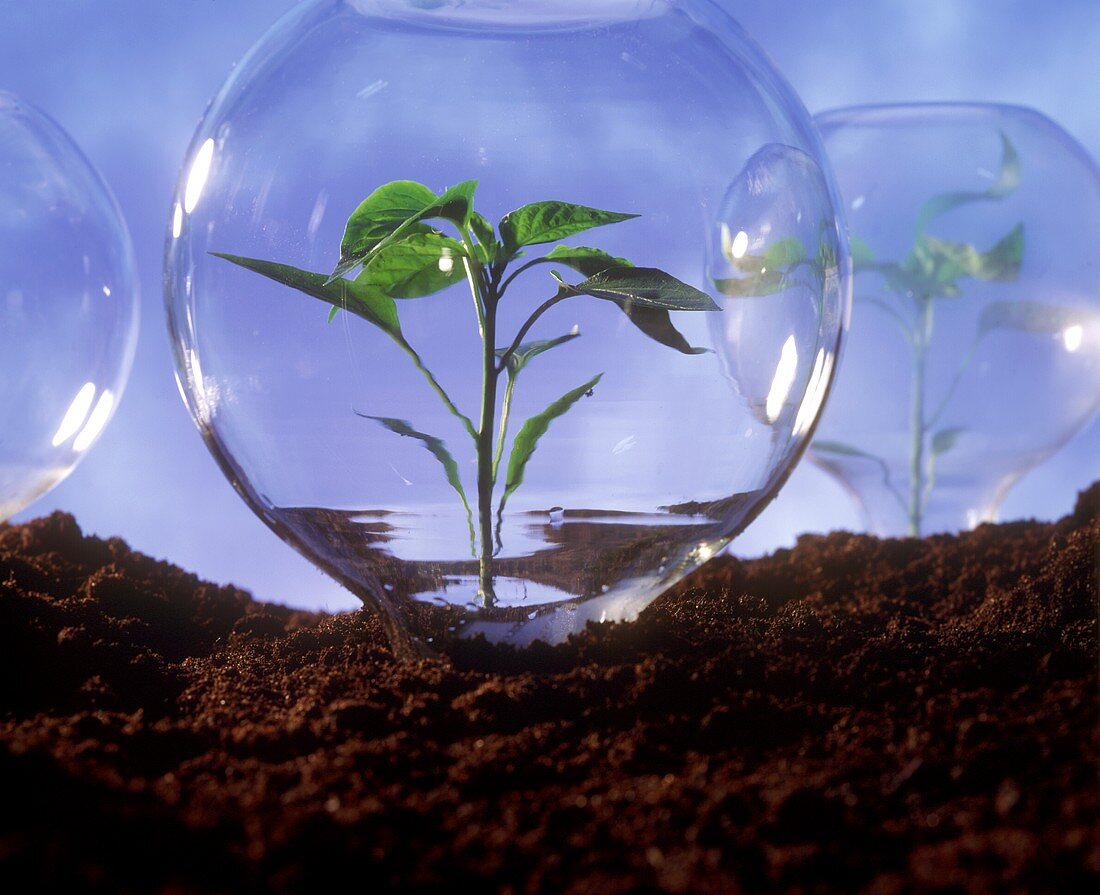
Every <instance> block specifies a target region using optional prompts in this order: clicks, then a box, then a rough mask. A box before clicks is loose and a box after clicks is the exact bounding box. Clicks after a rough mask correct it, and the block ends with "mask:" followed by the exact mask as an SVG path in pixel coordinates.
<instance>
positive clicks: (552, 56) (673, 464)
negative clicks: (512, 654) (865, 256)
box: [166, 0, 849, 651]
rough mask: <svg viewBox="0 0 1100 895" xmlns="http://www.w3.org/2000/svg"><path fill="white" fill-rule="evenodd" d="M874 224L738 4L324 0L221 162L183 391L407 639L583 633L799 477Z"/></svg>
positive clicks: (715, 543)
mask: <svg viewBox="0 0 1100 895" xmlns="http://www.w3.org/2000/svg"><path fill="white" fill-rule="evenodd" d="M840 233H841V226H840V224H839V222H838V219H837V202H836V200H835V190H834V188H833V185H832V182H831V179H830V175H829V173H828V172H827V170H826V169H825V168H824V166H823V162H822V153H821V148H820V145H819V141H818V138H817V136H816V133H815V131H814V129H813V126H812V123H811V121H810V119H809V117H808V116H807V114H806V113H805V111H804V109H803V107H802V106H801V104H800V103H799V101H798V100H797V98H796V97H795V96H794V94H793V93H792V92H791V90H790V88H789V87H787V86H786V85H785V84H784V83H783V81H782V80H781V79H780V77H779V76H778V75H777V74H776V72H775V71H774V69H773V68H772V67H771V66H770V64H769V63H768V62H767V61H766V60H765V58H764V57H763V56H762V54H761V53H760V52H759V50H758V49H757V48H756V47H755V46H754V45H753V44H752V43H751V41H749V40H748V38H746V37H745V35H744V34H743V33H742V32H741V30H740V29H739V28H738V27H737V26H736V25H735V24H734V23H733V22H732V21H731V20H729V19H728V18H727V17H726V16H725V15H724V14H723V13H722V12H721V11H719V10H718V9H717V8H716V7H715V6H714V5H713V4H712V3H710V2H709V0H685V2H672V0H668V2H652V0H645V2H633V0H632V2H626V0H616V2H603V3H598V4H589V3H580V2H508V0H468V2H457V0H456V2H446V0H439V2H431V3H427V2H411V0H405V2H399V0H372V2H368V0H356V2H335V0H324V2H309V3H305V4H303V5H301V6H300V7H298V8H297V9H296V10H295V11H293V12H292V13H291V14H290V15H289V16H287V17H286V18H284V19H283V20H282V21H281V22H279V23H278V24H277V25H276V26H275V27H274V28H273V29H272V30H271V31H270V32H269V33H268V34H267V35H266V36H264V37H263V38H262V39H261V40H260V42H259V43H258V44H257V46H256V47H255V48H254V49H253V50H252V51H251V52H250V53H249V55H248V57H247V58H246V59H245V60H244V62H243V63H242V64H241V65H240V66H239V67H238V68H237V69H236V71H235V72H234V73H233V75H232V77H231V78H230V79H229V80H228V81H227V83H226V84H225V86H224V87H223V88H222V90H221V92H220V93H219V94H218V96H217V97H216V99H215V100H214V102H213V104H212V106H211V108H210V110H209V112H208V113H207V115H206V118H205V119H204V121H203V122H202V123H201V125H200V126H199V128H198V131H197V132H196V134H195V136H194V139H193V141H192V144H191V147H190V149H189V150H188V154H187V159H186V161H185V163H184V166H183V170H182V173H181V177H180V182H179V186H178V190H177V194H176V199H175V203H174V206H173V208H172V212H171V221H170V227H169V236H168V245H167V259H166V300H167V304H168V311H169V317H170V326H171V334H172V343H173V346H174V350H175V357H176V364H177V368H178V371H179V381H180V385H181V391H182V393H183V395H184V399H185V400H186V402H187V404H188V406H189V408H190V410H191V412H192V414H193V415H194V418H195V420H196V422H197V424H198V427H199V429H200V431H201V433H202V435H203V437H204V438H205V439H206V442H207V444H208V446H209V447H210V449H211V451H212V453H213V454H214V456H215V457H216V458H217V460H218V462H219V463H220V464H221V467H222V469H223V470H224V471H225V473H226V474H227V475H228V476H229V478H230V479H231V480H232V481H233V482H234V484H235V485H236V487H237V489H238V491H239V492H240V494H241V495H242V496H243V497H244V498H245V500H247V501H248V503H249V504H250V505H251V506H252V508H253V509H254V510H255V511H256V512H257V513H258V514H259V515H260V517H261V518H262V519H263V520H264V521H265V522H266V523H267V524H268V525H270V526H271V527H272V528H273V529H274V530H275V531H276V532H277V533H278V534H279V535H280V536H281V537H283V538H284V539H285V540H286V541H287V542H288V543H290V544H292V545H293V546H294V547H295V548H297V549H298V550H299V551H301V552H302V553H304V554H305V555H306V556H307V557H309V558H310V559H311V560H312V561H314V562H315V563H316V564H317V565H319V566H320V567H321V568H323V569H325V570H326V571H327V572H329V573H330V574H331V575H333V576H334V577H335V578H337V579H338V580H339V581H341V582H342V583H344V584H345V585H346V586H347V587H349V588H350V589H351V590H353V591H354V592H355V593H357V594H358V595H360V596H361V597H362V598H363V599H364V601H365V602H367V603H368V604H369V605H372V606H374V607H377V608H379V609H381V610H382V611H383V614H384V618H385V619H386V620H387V622H388V624H389V625H390V626H391V632H392V634H393V636H394V637H395V639H396V640H397V642H398V643H399V644H401V645H402V646H403V648H405V649H409V650H413V651H423V650H434V649H446V645H447V642H448V641H451V640H454V639H456V638H457V639H461V638H467V637H471V636H477V635H483V636H485V637H486V638H487V639H489V640H491V641H500V642H507V643H510V644H514V645H519V646H522V645H526V644H528V643H531V642H533V641H535V640H543V641H547V642H551V643H555V642H559V641H561V640H563V639H564V638H566V637H567V636H568V635H569V634H571V633H573V632H575V631H577V630H580V629H582V628H583V627H584V626H585V624H586V623H587V622H589V621H593V622H601V621H623V620H629V619H633V618H634V617H635V616H636V615H637V614H638V612H640V611H641V610H642V609H643V608H644V607H645V606H646V605H648V603H649V602H651V601H652V600H653V599H654V598H655V597H656V596H657V595H658V594H659V593H661V592H662V591H663V590H665V589H666V588H668V587H670V586H671V585H672V584H674V583H675V582H677V581H678V580H680V579H681V578H682V577H684V576H685V575H686V574H688V573H689V572H691V571H692V570H693V569H695V568H697V567H698V566H699V565H700V564H702V563H703V562H705V561H706V560H707V559H708V558H709V557H711V556H713V555H714V554H715V553H717V552H718V551H720V550H722V549H723V548H724V547H725V545H726V544H727V543H728V541H729V540H730V538H731V537H732V536H733V535H735V534H736V533H737V532H739V531H740V530H741V529H743V528H744V526H745V525H747V524H748V523H749V522H750V521H751V519H752V518H754V516H755V515H756V514H757V513H758V512H759V511H760V510H761V509H762V507H763V506H764V505H765V504H766V503H767V502H768V501H769V500H770V499H771V498H772V497H773V496H774V494H775V492H776V491H777V489H778V488H779V487H780V486H781V484H782V483H783V481H784V480H785V478H786V476H787V475H788V473H789V472H790V470H791V467H792V466H793V464H794V463H795V462H796V461H797V459H798V458H799V456H800V454H801V452H802V450H803V448H804V447H805V445H806V443H807V439H808V437H809V435H810V432H811V430H812V428H813V424H814V421H815V420H816V417H817V413H818V410H819V409H820V405H821V402H822V400H823V399H824V396H825V393H826V391H827V389H828V385H829V382H830V381H831V376H832V370H833V362H834V358H835V354H836V351H837V347H838V344H839V340H840V337H841V334H842V330H843V325H844V319H845V314H846V311H847V306H848V291H847V290H848V283H849V281H848V274H847V267H848V259H847V250H846V245H845V243H844V242H843V240H842V238H841V235H840ZM429 644H430V645H429Z"/></svg>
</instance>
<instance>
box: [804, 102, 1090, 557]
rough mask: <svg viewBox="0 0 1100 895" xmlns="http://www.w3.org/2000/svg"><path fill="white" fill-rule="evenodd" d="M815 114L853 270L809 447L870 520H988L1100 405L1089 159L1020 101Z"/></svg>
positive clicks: (893, 524) (937, 527)
mask: <svg viewBox="0 0 1100 895" xmlns="http://www.w3.org/2000/svg"><path fill="white" fill-rule="evenodd" d="M818 124H819V126H820V128H821V131H822V135H823V138H824V140H825V145H826V149H827V150H828V153H829V158H830V160H831V162H832V164H833V166H834V169H835V171H836V174H837V179H838V182H839V184H840V188H841V193H842V195H843V196H844V198H845V201H846V204H847V209H848V221H849V224H850V228H851V240H852V257H853V261H854V264H855V272H856V273H855V286H854V289H855V308H854V322H853V331H852V334H851V338H850V340H849V342H848V345H847V347H846V349H845V359H844V366H843V369H842V371H841V373H840V376H839V378H838V380H837V387H836V390H835V394H834V396H833V398H832V400H831V401H830V405H829V411H828V413H826V414H825V417H824V419H823V420H822V425H821V429H820V432H819V437H818V439H817V440H816V441H815V442H814V446H813V452H812V456H813V458H814V459H815V461H816V462H817V463H819V464H820V465H821V466H823V467H824V468H825V469H826V470H828V471H829V472H831V473H832V474H834V475H835V476H836V477H837V478H838V479H839V480H840V481H841V483H842V484H844V485H845V487H847V489H848V490H849V491H850V492H851V493H852V494H853V495H854V496H855V497H856V499H857V501H858V503H859V506H860V507H861V509H862V510H863V513H864V516H865V519H866V523H867V525H868V527H869V528H870V529H872V530H873V531H875V532H877V533H878V534H881V535H922V534H928V533H931V532H938V531H958V530H960V529H967V528H972V527H974V526H975V525H977V524H979V523H981V522H986V521H992V520H994V519H995V517H996V514H997V509H998V507H999V506H1000V504H1001V501H1002V499H1003V498H1004V496H1005V493H1006V492H1007V491H1008V489H1009V488H1011V487H1012V485H1013V484H1014V483H1015V482H1016V481H1017V480H1018V479H1019V478H1020V476H1022V475H1023V474H1024V473H1026V472H1027V471H1028V470H1029V469H1031V468H1033V467H1034V466H1036V465H1037V464H1039V463H1041V462H1042V461H1043V460H1045V459H1046V458H1047V457H1049V456H1050V455H1051V454H1052V453H1053V452H1054V451H1055V450H1057V449H1058V448H1059V447H1061V446H1062V445H1063V444H1065V443H1066V441H1068V440H1069V439H1070V438H1071V437H1072V436H1073V435H1074V434H1075V433H1076V432H1077V431H1078V430H1079V429H1081V427H1082V426H1083V425H1085V423H1086V422H1087V421H1088V420H1089V419H1090V418H1092V417H1093V416H1094V415H1095V414H1096V412H1097V409H1098V408H1100V251H1098V248H1097V247H1098V246H1100V173H1098V171H1097V167H1096V164H1095V163H1094V162H1093V160H1092V159H1090V158H1089V156H1088V154H1087V153H1086V152H1085V151H1084V150H1083V149H1082V148H1081V147H1080V146H1079V145H1078V144H1077V143H1076V142H1074V140H1073V139H1072V138H1071V137H1070V136H1069V135H1068V134H1067V133H1066V132H1065V131H1063V130H1062V129H1061V128H1059V127H1058V126H1057V125H1056V124H1054V123H1053V122H1052V121H1050V120H1049V119H1047V118H1045V117H1043V116H1042V115H1040V114H1039V113H1037V112H1034V111H1031V110H1029V109H1022V108H1016V107H1007V106H991V105H907V106H875V107H865V108H853V109H841V110H838V111H835V112H829V113H826V114H824V115H821V116H819V117H818Z"/></svg>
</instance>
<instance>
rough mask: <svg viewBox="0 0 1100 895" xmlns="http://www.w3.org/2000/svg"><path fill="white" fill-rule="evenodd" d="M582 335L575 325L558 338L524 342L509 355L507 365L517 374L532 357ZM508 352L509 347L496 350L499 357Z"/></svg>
mask: <svg viewBox="0 0 1100 895" xmlns="http://www.w3.org/2000/svg"><path fill="white" fill-rule="evenodd" d="M580 335H581V334H580V330H578V329H577V328H575V327H574V329H573V331H572V332H568V333H566V334H565V335H564V336H558V337H557V338H556V339H540V340H538V341H535V342H524V343H523V344H521V345H520V346H519V347H518V348H516V350H515V351H513V352H512V353H511V354H509V355H508V360H507V361H506V366H507V367H508V370H509V372H510V373H511V374H512V375H515V374H516V373H518V372H519V371H520V370H522V369H523V368H524V367H525V366H527V363H528V361H530V360H531V359H532V358H534V357H538V356H539V355H540V354H542V353H543V352H544V351H549V350H550V349H551V348H557V347H558V346H559V345H564V344H565V343H566V342H572V341H573V340H574V339H577V338H580ZM507 352H508V349H507V348H498V349H497V350H496V355H497V358H502V357H504V355H505V354H507Z"/></svg>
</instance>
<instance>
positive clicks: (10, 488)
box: [0, 92, 138, 521]
mask: <svg viewBox="0 0 1100 895" xmlns="http://www.w3.org/2000/svg"><path fill="white" fill-rule="evenodd" d="M137 323H138V303H137V290H136V286H135V276H134V259H133V249H132V247H131V244H130V235H129V233H128V231H127V229H126V224H125V223H124V222H123V219H122V214H121V212H120V211H119V208H118V205H117V204H116V202H115V200H114V197H113V196H112V195H111V192H110V190H109V189H108V187H107V185H106V184H105V183H104V182H103V180H102V178H101V177H100V176H99V174H98V173H97V172H96V171H95V169H94V168H93V167H92V165H91V164H90V163H89V161H88V160H87V159H86V158H85V157H84V155H83V154H82V153H81V151H80V149H78V148H77V146H76V145H75V144H74V143H73V141H72V140H71V139H70V138H69V137H68V135H66V134H65V132H64V131H63V130H62V129H61V128H60V127H59V126H58V125H57V124H56V123H55V122H54V121H53V120H51V119H50V118H48V117H47V116H46V115H44V114H43V113H42V112H40V111H38V110H37V109H35V108H33V107H31V106H28V105H27V104H25V103H23V102H22V101H20V100H19V99H17V98H16V97H14V96H12V95H11V94H8V93H3V92H0V521H3V520H5V519H7V518H9V517H11V516H12V515H13V514H15V513H17V512H18V511H19V510H21V509H23V508H24V507H25V506H27V505H28V504H29V503H31V501H33V500H35V499H36V498H38V497H40V496H41V495H42V494H45V493H46V492H47V491H49V490H50V488H52V487H53V486H54V485H56V484H57V483H58V482H60V481H61V480H62V479H64V478H65V477H66V476H67V475H68V474H69V473H70V472H71V471H72V469H73V467H75V466H76V464H77V463H78V462H79V461H80V459H81V457H83V456H84V455H85V453H87V451H88V449H89V448H90V447H91V446H92V444H94V443H95V441H96V439H97V438H98V437H99V435H100V434H101V433H102V432H103V429H104V427H105V426H106V425H107V423H108V422H109V421H110V419H111V416H112V414H113V413H114V411H115V408H116V407H117V406H118V400H119V397H120V396H121V394H122V390H123V387H124V386H125V384H126V378H127V376H128V375H129V372H130V365H131V363H132V361H133V356H134V348H135V344H136V339H137Z"/></svg>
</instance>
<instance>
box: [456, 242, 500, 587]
mask: <svg viewBox="0 0 1100 895" xmlns="http://www.w3.org/2000/svg"><path fill="white" fill-rule="evenodd" d="M459 231H460V232H461V234H462V242H463V245H464V246H465V247H466V257H465V258H463V259H462V260H463V264H464V265H465V267H466V279H467V280H468V281H469V283H470V294H471V295H472V296H473V299H474V308H475V309H476V310H477V322H478V328H479V330H480V332H481V356H482V379H481V420H480V426H479V427H478V430H477V439H476V441H477V518H478V540H479V542H480V543H479V556H478V582H477V592H478V598H479V599H480V600H481V605H482V606H483V607H484V608H486V609H491V608H492V606H493V605H494V604H495V603H496V592H495V590H494V589H493V488H494V486H495V485H496V469H495V466H494V463H493V429H494V419H495V417H496V409H497V377H498V375H499V373H498V371H497V366H496V338H497V303H498V300H499V297H500V294H501V293H500V291H499V290H497V289H494V288H493V286H492V281H491V280H490V279H488V278H487V277H485V276H484V269H483V268H482V266H481V264H480V263H479V262H478V261H477V260H476V259H477V255H476V254H475V252H474V245H473V240H472V239H471V238H470V232H469V230H467V229H466V228H465V227H460V228H459Z"/></svg>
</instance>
